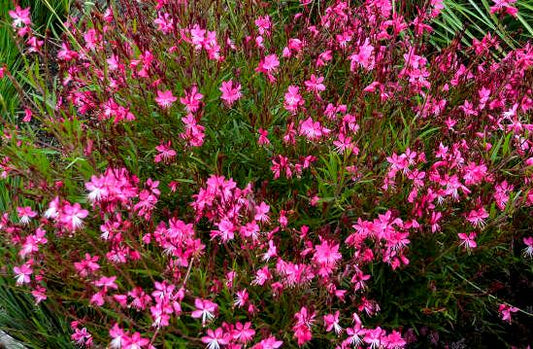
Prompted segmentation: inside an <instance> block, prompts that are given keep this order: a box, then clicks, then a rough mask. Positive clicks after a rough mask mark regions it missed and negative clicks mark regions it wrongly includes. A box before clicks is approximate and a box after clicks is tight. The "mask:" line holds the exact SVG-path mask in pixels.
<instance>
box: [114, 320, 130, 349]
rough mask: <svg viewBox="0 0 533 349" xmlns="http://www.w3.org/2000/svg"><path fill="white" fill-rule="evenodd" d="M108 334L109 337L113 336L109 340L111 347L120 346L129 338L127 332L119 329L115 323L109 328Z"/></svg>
mask: <svg viewBox="0 0 533 349" xmlns="http://www.w3.org/2000/svg"><path fill="white" fill-rule="evenodd" d="M109 335H110V336H111V338H113V339H112V340H111V343H109V347H110V348H112V349H120V348H122V347H123V346H124V345H125V343H126V341H127V340H129V337H128V335H127V333H126V332H124V330H123V329H121V328H120V327H119V326H118V324H117V323H115V324H114V325H113V327H111V329H110V330H109Z"/></svg>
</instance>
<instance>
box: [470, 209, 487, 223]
mask: <svg viewBox="0 0 533 349" xmlns="http://www.w3.org/2000/svg"><path fill="white" fill-rule="evenodd" d="M488 217H489V214H488V213H487V211H486V210H485V208H484V207H480V208H479V209H477V210H472V211H470V212H469V213H468V215H467V217H466V219H467V220H468V221H469V222H470V223H471V224H472V225H473V226H474V227H477V226H483V225H485V219H486V218H488Z"/></svg>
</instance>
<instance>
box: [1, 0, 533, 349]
mask: <svg viewBox="0 0 533 349" xmlns="http://www.w3.org/2000/svg"><path fill="white" fill-rule="evenodd" d="M290 3H291V5H290V6H288V5H287V4H284V3H282V2H272V3H268V2H267V3H262V4H260V3H257V2H240V1H237V2H231V1H218V0H202V1H192V0H189V1H187V0H181V1H166V0H156V1H154V0H147V1H136V0H117V1H109V2H108V4H109V7H106V8H103V9H100V8H99V7H94V8H92V9H91V10H90V13H87V14H82V15H80V18H68V19H67V21H66V22H65V28H68V29H69V30H68V31H67V32H66V33H65V34H64V36H63V37H62V41H58V42H54V39H50V38H47V40H49V41H50V43H55V44H57V45H56V46H57V50H55V51H54V50H49V49H48V48H47V49H46V51H45V50H44V49H43V41H42V40H40V39H39V38H41V36H38V35H37V34H36V33H34V31H33V29H32V22H31V18H30V17H31V16H30V15H31V11H30V9H29V8H28V9H22V8H20V7H16V9H14V10H13V11H11V12H10V13H9V15H10V16H11V18H12V24H13V30H14V31H15V35H16V36H17V37H18V40H19V41H20V42H21V44H22V45H21V47H24V48H23V54H24V55H25V56H26V57H28V59H34V60H35V62H39V63H41V64H40V65H39V64H37V65H35V66H32V67H31V68H28V69H29V71H30V73H31V74H34V71H35V70H39V69H41V68H40V66H43V65H44V66H49V67H54V69H56V70H57V74H56V75H54V76H48V75H46V76H45V78H43V79H32V80H35V83H36V84H41V82H42V85H37V86H33V87H32V88H33V89H34V92H32V93H33V94H34V95H35V96H36V97H31V98H27V97H28V95H26V94H24V93H23V94H22V96H21V98H22V99H23V101H24V103H25V104H24V109H22V110H23V113H24V115H25V119H24V120H17V118H13V119H12V121H6V122H5V123H4V124H3V134H2V141H3V142H4V143H5V144H6V146H5V147H4V148H3V149H2V150H0V155H1V156H2V158H1V162H0V166H1V169H2V172H1V178H2V180H4V181H7V180H9V179H12V178H16V179H17V180H19V181H20V183H22V184H21V185H20V186H18V187H17V188H15V189H14V194H16V195H13V205H14V206H13V207H12V208H7V210H8V211H7V212H5V213H3V215H2V218H1V221H0V234H2V235H1V240H2V241H3V242H2V244H5V245H6V246H7V248H6V249H5V250H4V249H2V250H0V251H1V252H2V253H3V254H4V253H5V258H4V260H8V261H10V263H11V265H10V270H9V272H10V273H11V275H12V276H10V277H11V278H12V280H14V281H12V282H13V283H14V284H15V285H17V286H20V288H27V289H29V290H30V291H31V294H32V295H33V297H34V299H35V302H36V303H46V302H57V303H56V304H58V307H59V306H61V307H63V306H65V307H67V306H68V311H67V310H66V308H65V311H64V314H71V315H70V316H71V318H69V321H71V323H70V327H71V332H70V335H71V340H72V342H73V343H75V344H76V345H77V346H80V347H103V346H108V347H110V348H124V349H133V348H137V349H140V348H163V347H164V345H170V346H171V347H182V346H183V347H207V348H208V349H219V348H232V349H237V348H255V349H270V348H281V347H299V346H305V345H309V347H317V348H322V347H324V348H327V347H331V348H353V347H368V348H388V349H393V348H403V347H406V346H407V345H408V344H409V343H411V344H416V343H418V342H419V343H422V345H424V344H423V343H424V342H422V339H421V338H422V337H420V338H419V339H417V336H416V335H415V332H417V333H418V331H419V328H416V326H420V328H422V327H423V326H426V325H425V324H426V322H427V324H428V326H430V328H431V329H432V330H433V329H440V328H442V326H441V324H444V326H448V325H449V324H450V323H451V322H453V321H454V316H457V314H456V313H454V310H451V309H455V308H453V307H456V308H457V309H459V310H461V311H463V310H464V312H465V314H470V310H468V309H470V308H469V306H470V303H468V302H467V301H465V300H464V299H463V297H468V296H471V295H473V293H472V292H478V291H479V292H480V294H479V297H478V296H476V295H474V297H472V298H475V299H474V300H472V301H471V302H472V303H473V304H476V303H475V302H476V301H480V299H482V298H483V297H485V298H486V302H491V303H490V304H491V307H492V308H490V309H492V310H490V311H491V312H492V313H493V314H499V315H500V316H501V319H502V320H503V322H508V323H512V321H515V320H514V319H515V318H516V317H518V316H521V315H523V316H531V314H529V313H528V312H527V311H526V310H523V309H521V308H520V307H523V306H524V304H513V305H511V304H510V303H507V302H506V301H505V297H506V296H510V295H509V294H506V293H501V294H498V295H493V294H490V293H489V292H492V293H494V292H496V291H498V290H500V289H502V288H503V286H501V287H499V288H498V287H496V286H494V284H491V285H489V286H490V289H488V290H487V292H484V290H483V289H481V288H480V286H478V285H477V282H478V281H479V280H478V278H479V277H480V276H481V275H483V273H485V272H486V271H487V270H486V269H485V267H481V266H480V265H481V264H480V262H477V261H480V260H481V258H482V257H486V256H489V257H488V258H490V259H491V260H492V259H493V258H494V259H498V260H499V259H502V260H503V259H505V258H509V259H513V261H515V262H516V261H517V260H518V261H520V263H530V262H531V258H532V256H533V238H532V237H531V234H530V233H531V230H530V229H531V226H533V220H532V215H531V213H532V212H533V211H532V210H533V138H532V134H533V133H532V131H533V123H532V121H531V115H532V112H533V91H532V87H531V81H532V79H533V45H532V43H526V44H524V45H522V46H520V47H518V48H515V49H511V48H509V49H508V50H507V51H504V50H502V48H501V45H502V44H503V43H500V42H498V40H497V39H496V38H495V37H492V36H490V34H489V35H487V36H485V37H483V38H479V39H478V38H476V39H474V40H473V41H471V42H468V45H467V43H466V42H465V41H466V40H467V39H466V38H462V39H463V40H461V39H457V40H454V41H453V42H452V43H451V44H450V45H449V46H448V47H444V48H441V49H440V50H437V49H435V48H434V47H433V46H432V45H431V41H430V40H431V32H432V26H433V25H435V20H436V19H437V18H438V17H439V14H440V12H441V10H442V9H443V2H442V1H439V0H431V1H420V2H419V4H418V5H416V10H414V11H407V10H405V9H404V8H403V7H400V8H395V7H394V6H396V5H395V3H394V1H390V0H365V1H351V2H350V1H324V2H320V5H319V6H315V4H314V2H313V1H303V0H300V2H299V3H298V2H290ZM513 3H514V1H504V0H499V1H494V4H493V6H492V7H491V8H490V11H491V12H492V13H493V14H497V15H500V16H502V17H503V16H507V15H509V16H511V17H513V18H514V17H516V16H517V15H518V10H517V8H516V7H514V6H513ZM403 10H405V11H403ZM47 45H48V44H47ZM504 52H505V53H504ZM45 70H46V72H42V74H47V73H48V70H49V69H45ZM0 78H3V79H8V78H9V79H10V81H11V80H12V83H13V84H18V82H17V81H16V80H15V78H14V76H13V75H12V74H10V73H9V72H8V71H7V70H6V69H5V68H1V69H0ZM51 82H53V83H51ZM17 86H19V88H20V90H21V91H22V92H23V91H24V90H23V89H22V87H21V85H17ZM50 88H52V89H51V90H49V89H50ZM509 246H511V247H509ZM512 246H517V247H516V248H515V249H517V250H518V252H516V251H515V250H514V249H513V247H512ZM506 249H507V250H506ZM502 251H507V252H505V253H504V252H502ZM515 252H516V253H515ZM477 256H480V257H479V258H480V259H479V260H476V259H475V258H478V257H477ZM505 260H507V259H505ZM454 261H456V262H457V263H456V262H454ZM461 263H466V264H465V265H467V264H468V265H469V266H472V265H473V267H466V266H461V265H462V264H461ZM516 263H518V262H516ZM487 268H489V267H487ZM498 272H500V271H499V270H498ZM487 273H488V272H487ZM488 274H490V273H488ZM451 278H453V279H451ZM450 280H452V281H450ZM445 282H449V283H452V284H454V286H453V287H458V288H457V290H456V289H451V290H449V291H448V290H442V289H441V284H442V283H445ZM472 285H473V286H472ZM489 286H487V287H489ZM406 290H407V293H412V294H411V295H402V294H403V293H405V292H406ZM395 292H396V293H402V294H398V296H396V294H395ZM444 293H445V294H444ZM387 294H388V296H387ZM488 294H489V295H490V297H488V296H487V295H488ZM402 297H405V298H403V299H402ZM485 298H483V299H485ZM512 300H513V299H510V300H509V302H511V301H512ZM495 301H496V302H495ZM403 302H405V304H404V303H403ZM408 302H418V303H413V304H416V305H415V306H412V305H410V304H409V303H408ZM443 302H444V305H442V303H443ZM529 305H530V304H525V306H529ZM486 308H487V307H485V306H484V307H483V309H486ZM58 309H59V308H58ZM459 310H457V311H456V312H459ZM413 314H414V315H413ZM422 315H423V316H428V317H421V316H422ZM409 316H412V318H409ZM429 316H434V317H435V318H436V319H438V320H433V319H434V318H432V320H431V321H430V320H428V319H429ZM441 316H442V318H439V317H441ZM480 316H481V315H480ZM512 316H513V318H512ZM412 319H416V320H412ZM438 321H440V322H438ZM450 321H451V322H450ZM431 326H433V327H431ZM424 328H425V330H424V331H422V332H427V331H428V330H427V327H424ZM450 331H451V330H450ZM420 336H423V335H420ZM436 340H437V342H438V338H437V339H436ZM169 343H171V344H169Z"/></svg>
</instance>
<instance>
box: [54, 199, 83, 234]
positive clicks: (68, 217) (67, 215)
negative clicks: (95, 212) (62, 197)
mask: <svg viewBox="0 0 533 349" xmlns="http://www.w3.org/2000/svg"><path fill="white" fill-rule="evenodd" d="M88 214H89V211H87V210H84V209H82V208H81V206H80V204H78V203H75V204H74V205H71V204H69V203H68V202H67V203H65V205H64V206H63V208H62V210H61V212H60V213H59V221H60V222H61V223H62V224H63V225H64V227H66V228H67V229H68V230H70V231H71V232H74V231H76V230H77V229H78V228H80V227H81V226H83V220H82V219H84V218H85V217H87V215H88Z"/></svg>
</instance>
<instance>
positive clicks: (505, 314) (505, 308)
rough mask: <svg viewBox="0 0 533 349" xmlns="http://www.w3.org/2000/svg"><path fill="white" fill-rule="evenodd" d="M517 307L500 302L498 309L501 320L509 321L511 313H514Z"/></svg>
mask: <svg viewBox="0 0 533 349" xmlns="http://www.w3.org/2000/svg"><path fill="white" fill-rule="evenodd" d="M518 310H519V309H518V308H516V307H512V306H510V305H508V304H500V306H499V308H498V311H499V312H500V314H501V317H502V320H503V321H507V322H508V323H511V314H512V313H516V312H517V311H518Z"/></svg>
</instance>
